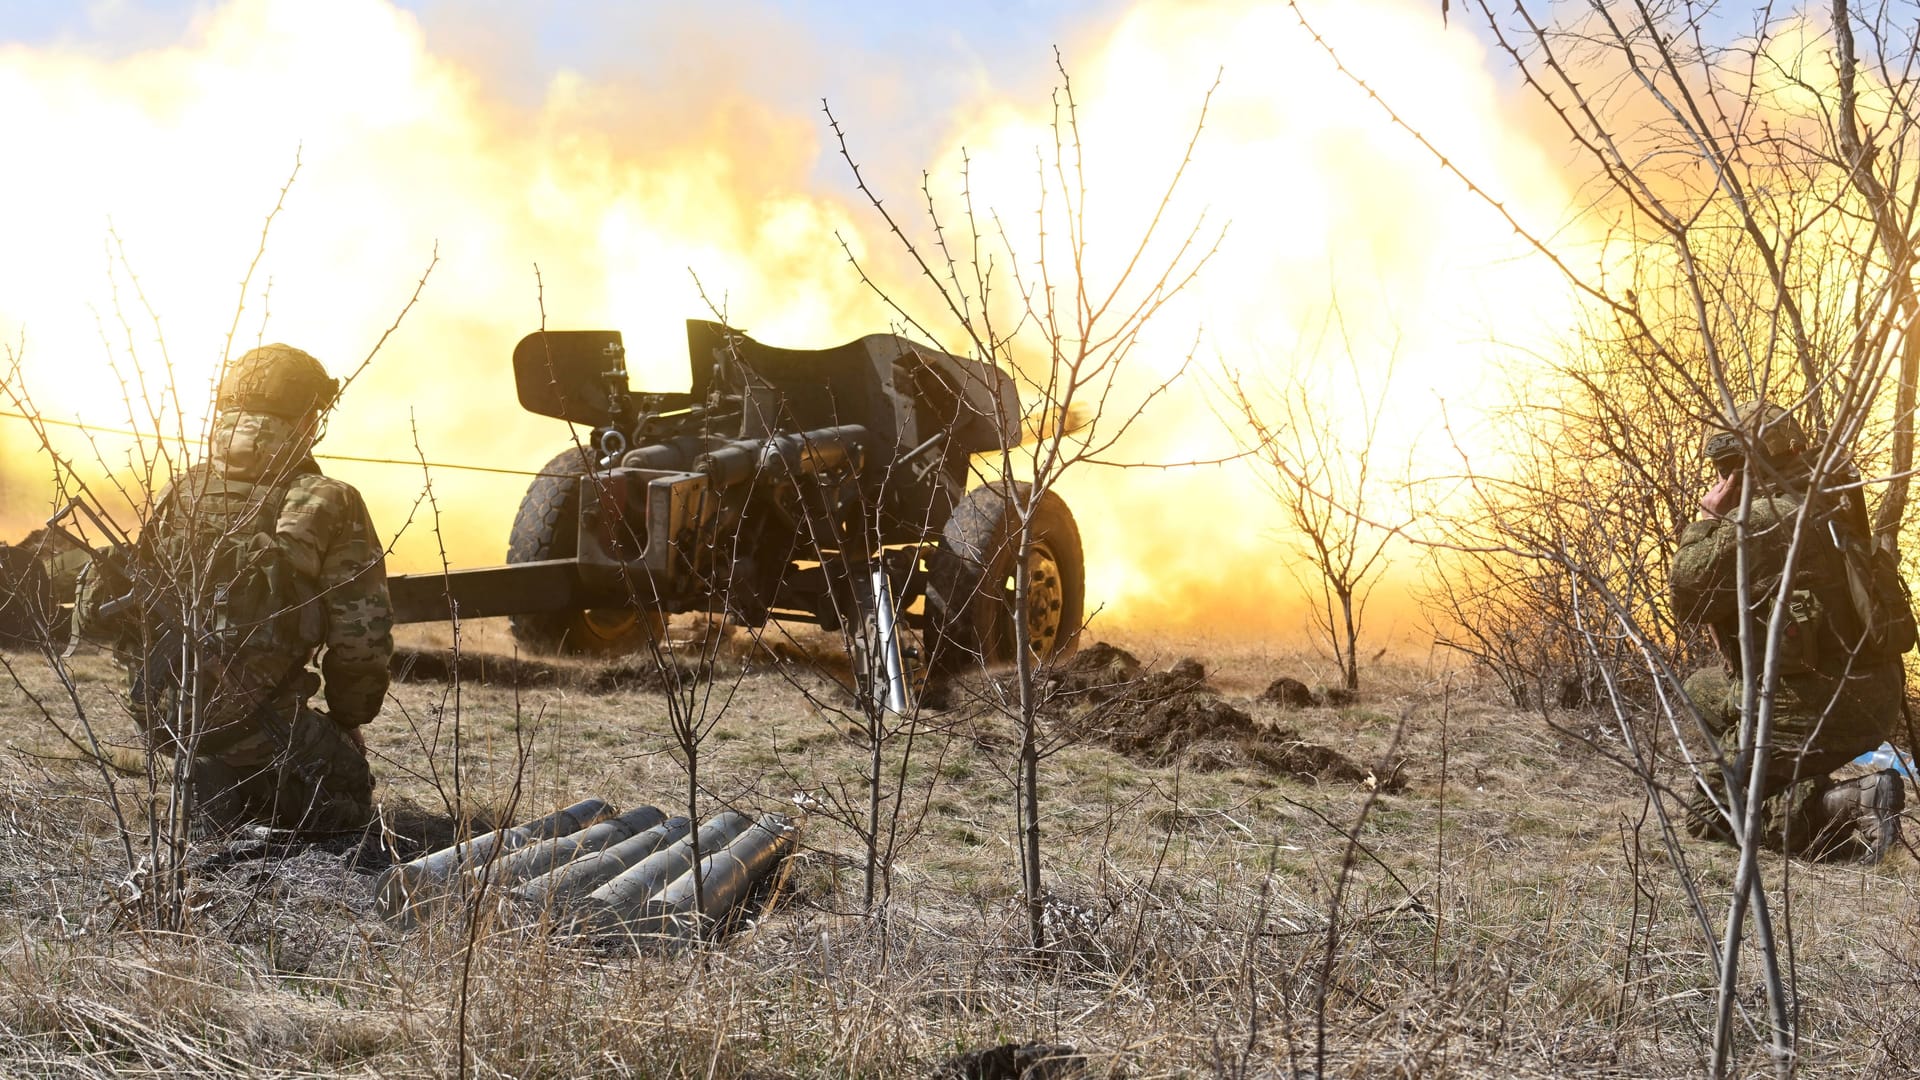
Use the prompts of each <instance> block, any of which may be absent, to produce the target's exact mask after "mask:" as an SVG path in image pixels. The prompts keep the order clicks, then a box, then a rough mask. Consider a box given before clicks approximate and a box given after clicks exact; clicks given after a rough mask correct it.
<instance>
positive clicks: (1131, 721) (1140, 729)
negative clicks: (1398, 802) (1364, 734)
mask: <svg viewBox="0 0 1920 1080" xmlns="http://www.w3.org/2000/svg"><path fill="white" fill-rule="evenodd" d="M1141 666H1142V665H1141V664H1140V661H1139V660H1138V659H1137V658H1135V657H1134V656H1133V655H1132V654H1130V653H1128V652H1127V651H1126V650H1124V649H1120V648H1116V647H1114V646H1112V645H1107V644H1105V643H1101V644H1096V645H1093V646H1090V647H1088V648H1087V649H1085V650H1083V651H1082V652H1081V653H1080V654H1079V655H1077V656H1075V657H1074V658H1073V659H1071V660H1069V661H1068V662H1067V663H1066V664H1064V665H1062V667H1061V668H1060V670H1059V671H1058V672H1056V673H1055V674H1054V676H1053V678H1052V680H1051V686H1050V687H1049V689H1050V691H1051V692H1052V695H1053V701H1054V702H1055V703H1056V707H1057V708H1059V710H1060V711H1061V712H1062V713H1064V714H1065V715H1064V717H1063V719H1065V720H1066V721H1067V722H1068V723H1070V724H1074V725H1076V726H1078V727H1079V728H1080V729H1081V730H1082V731H1083V732H1084V733H1085V734H1086V735H1088V736H1089V737H1091V738H1094V739H1098V740H1099V741H1101V742H1104V743H1106V744H1107V745H1109V746H1111V747H1113V748H1114V749H1115V750H1118V751H1119V752H1121V753H1123V754H1126V755H1128V756H1129V757H1135V758H1140V759H1142V760H1145V761H1149V762H1152V763H1154V764H1165V763H1167V762H1170V761H1172V760H1174V759H1175V758H1177V757H1181V756H1182V755H1185V756H1186V758H1187V760H1188V761H1189V762H1190V763H1191V764H1193V765H1194V766H1195V767H1198V768H1203V769H1204V768H1226V767H1229V766H1231V765H1235V764H1242V763H1246V764H1252V765H1256V766H1258V767H1261V768H1265V769H1269V770H1271V771H1273V772H1276V773H1280V774H1282V775H1285V776H1289V777H1292V778H1294V779H1297V780H1302V781H1305V782H1307V783H1323V782H1331V783H1360V782H1364V781H1365V780H1366V779H1367V778H1368V777H1369V776H1374V775H1375V773H1374V771H1373V770H1370V769H1367V768H1366V767H1364V766H1362V765H1359V764H1356V763H1355V762H1354V761H1353V760H1352V759H1350V758H1348V757H1347V756H1346V755H1345V754H1342V753H1341V752H1340V751H1338V750H1335V749H1333V748H1332V747H1329V746H1322V745H1320V744H1318V743H1312V742H1308V741H1307V740H1305V739H1302V738H1301V737H1300V733H1299V732H1297V731H1295V730H1293V729H1291V728H1272V727H1268V726H1266V725H1264V724H1261V723H1260V722H1259V721H1257V720H1255V719H1254V718H1253V716H1252V715H1250V714H1249V713H1247V712H1246V711H1245V710H1244V709H1241V708H1239V707H1238V706H1236V705H1234V704H1233V703H1232V702H1229V701H1228V700H1227V699H1226V698H1224V697H1221V696H1220V695H1219V694H1218V693H1216V692H1214V691H1213V690H1212V689H1211V688H1209V687H1208V686H1207V685H1206V667H1205V665H1203V664H1202V663H1201V662H1200V661H1199V660H1196V659H1192V658H1189V659H1186V660H1182V661H1180V662H1179V663H1177V664H1175V665H1173V667H1171V668H1169V669H1167V670H1166V671H1154V672H1148V673H1145V674H1141V673H1140V670H1141ZM1269 689H1270V690H1271V688H1269ZM1301 689H1303V690H1304V689H1305V687H1304V686H1302V687H1301ZM1392 777H1393V781H1394V784H1393V786H1390V787H1388V788H1387V790H1399V788H1400V787H1401V786H1404V781H1403V780H1402V778H1401V777H1400V775H1399V772H1398V770H1395V771H1394V772H1393V774H1392ZM1376 782H1378V781H1376Z"/></svg>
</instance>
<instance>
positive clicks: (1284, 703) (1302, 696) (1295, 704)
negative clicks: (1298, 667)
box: [1254, 675, 1320, 709]
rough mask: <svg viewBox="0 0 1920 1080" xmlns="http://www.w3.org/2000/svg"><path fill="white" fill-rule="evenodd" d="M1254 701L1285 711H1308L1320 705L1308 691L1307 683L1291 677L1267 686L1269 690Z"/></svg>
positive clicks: (1261, 693) (1278, 679)
mask: <svg viewBox="0 0 1920 1080" xmlns="http://www.w3.org/2000/svg"><path fill="white" fill-rule="evenodd" d="M1254 700H1256V701H1262V702H1265V703H1267V704H1269V705H1278V706H1280V707H1281V708H1283V709H1306V708H1311V707H1313V706H1315V705H1318V704H1320V699H1319V698H1318V697H1316V696H1315V695H1314V692H1313V691H1312V690H1309V689H1307V684H1306V683H1303V682H1301V681H1300V680H1299V679H1296V678H1293V677H1292V676H1289V675H1282V676H1280V677H1279V678H1277V679H1275V680H1273V682H1271V683H1269V684H1267V688H1266V689H1265V690H1262V691H1260V696H1259V697H1258V698H1256V699H1254Z"/></svg>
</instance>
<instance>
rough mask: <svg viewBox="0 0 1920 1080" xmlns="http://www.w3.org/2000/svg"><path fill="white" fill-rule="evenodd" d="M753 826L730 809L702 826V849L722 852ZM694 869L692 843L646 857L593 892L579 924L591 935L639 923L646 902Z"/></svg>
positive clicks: (584, 905) (751, 820) (743, 815)
mask: <svg viewBox="0 0 1920 1080" xmlns="http://www.w3.org/2000/svg"><path fill="white" fill-rule="evenodd" d="M752 827H753V819H752V818H750V817H748V816H747V815H745V814H742V813H738V812H736V811H733V810H728V811H726V812H724V813H720V814H716V815H714V816H713V817H712V818H709V819H708V820H707V823H706V824H705V825H702V826H700V837H699V838H700V850H701V851H703V852H706V851H719V850H720V849H722V848H724V847H725V846H726V845H727V844H729V843H731V842H732V841H733V838H734V837H736V836H739V835H740V834H741V833H743V832H746V831H747V830H748V829H750V828H752ZM691 866H693V844H692V843H691V842H690V841H688V840H682V841H680V842H679V843H677V844H675V845H673V846H672V847H670V848H668V849H666V850H665V851H656V852H654V853H653V854H652V855H649V856H647V858H646V859H645V860H643V861H642V862H641V863H640V864H639V865H638V866H635V867H633V868H632V869H631V870H628V871H626V872H625V873H622V874H621V875H620V876H619V877H617V878H614V879H613V880H612V881H609V882H607V883H606V884H605V885H602V886H600V887H599V888H598V889H595V890H594V891H593V894H592V895H590V896H588V897H587V898H586V900H584V901H582V902H581V910H580V914H579V919H578V920H577V925H578V926H579V928H580V929H581V930H583V931H584V932H586V933H589V934H608V933H613V932H616V931H618V930H621V929H623V928H626V927H627V926H628V925H629V924H631V923H635V922H638V921H639V920H641V919H642V917H643V916H644V915H645V914H646V909H647V902H648V901H649V900H651V899H652V898H653V896H654V894H656V893H658V892H659V891H660V890H661V889H664V888H666V887H667V885H668V884H669V883H671V882H672V881H673V880H674V879H675V878H678V877H680V876H681V875H683V874H685V873H686V872H687V870H688V868H690V867H691Z"/></svg>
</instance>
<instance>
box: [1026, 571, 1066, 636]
mask: <svg viewBox="0 0 1920 1080" xmlns="http://www.w3.org/2000/svg"><path fill="white" fill-rule="evenodd" d="M1065 603H1066V586H1065V585H1064V584H1063V583H1062V582H1061V580H1060V561H1059V560H1058V559H1056V558H1055V557H1054V554H1053V549H1051V548H1049V547H1047V545H1045V544H1035V545H1033V550H1032V551H1031V552H1030V553H1029V554H1028V556H1027V640H1028V643H1029V644H1030V645H1031V647H1032V649H1033V654H1034V655H1035V656H1042V657H1045V656H1052V655H1053V651H1054V648H1055V647H1056V646H1057V645H1058V644H1059V642H1060V634H1061V631H1062V629H1063V627H1061V625H1060V621H1061V608H1062V607H1063V606H1064V605H1065Z"/></svg>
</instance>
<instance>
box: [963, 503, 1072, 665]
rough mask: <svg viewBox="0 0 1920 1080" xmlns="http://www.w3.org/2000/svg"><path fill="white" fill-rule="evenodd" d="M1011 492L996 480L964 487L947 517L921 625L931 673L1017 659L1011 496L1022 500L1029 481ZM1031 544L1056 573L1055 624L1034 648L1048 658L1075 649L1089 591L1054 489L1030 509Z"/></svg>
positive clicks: (1015, 521)
mask: <svg viewBox="0 0 1920 1080" xmlns="http://www.w3.org/2000/svg"><path fill="white" fill-rule="evenodd" d="M1011 494H1012V499H1009V497H1008V495H1009V493H1008V491H1007V490H1006V488H1005V487H1004V486H1003V485H1001V484H989V485H987V486H985V487H979V488H975V489H974V490H972V491H970V492H968V493H967V495H966V497H965V498H963V499H961V500H960V503H959V504H958V505H956V506H955V507H954V508H953V514H952V515H951V516H950V517H948V518H947V523H946V526H945V527H944V528H943V529H942V530H941V534H940V542H939V544H938V546H937V547H935V549H934V552H933V555H932V556H931V557H930V558H929V559H928V565H927V569H928V582H927V627H928V634H929V635H930V636H931V638H932V640H931V641H930V642H929V652H930V653H931V655H932V659H933V665H934V667H935V668H936V670H939V671H943V672H948V673H952V672H957V671H961V670H964V669H965V668H966V667H968V666H970V665H984V666H986V667H1000V666H1004V665H1008V664H1012V663H1013V662H1014V660H1015V654H1014V627H1013V590H1012V585H1011V581H1012V577H1013V561H1014V551H1013V548H1014V546H1015V542H1016V540H1017V539H1018V536H1019V527H1020V522H1019V518H1018V517H1017V516H1016V515H1015V513H1014V509H1013V500H1019V501H1021V502H1024V501H1026V500H1027V499H1028V498H1029V497H1030V495H1031V485H1029V484H1025V483H1016V484H1015V485H1014V487H1013V491H1012V493H1011ZM1033 542H1034V546H1035V548H1036V554H1039V553H1044V554H1045V556H1048V557H1050V558H1051V561H1052V564H1053V566H1054V567H1055V568H1056V569H1057V571H1058V577H1059V581H1058V585H1059V588H1058V592H1057V595H1056V596H1055V597H1054V598H1053V599H1052V600H1051V601H1048V602H1047V603H1046V607H1047V609H1048V611H1049V613H1050V614H1052V615H1053V620H1052V625H1053V626H1054V627H1055V628H1056V632H1055V633H1054V635H1053V638H1052V641H1051V643H1050V644H1049V645H1048V646H1046V647H1044V648H1042V649H1041V650H1039V651H1040V653H1041V655H1040V656H1039V657H1038V659H1046V658H1048V657H1052V656H1062V655H1065V654H1068V653H1070V652H1072V651H1073V649H1074V648H1075V647H1076V645H1077V643H1078V639H1079V634H1080V628H1081V622H1082V619H1083V617H1084V614H1085V606H1086V593H1087V587H1086V564H1085V559H1084V555H1083V552H1082V550H1081V546H1080V528H1079V526H1078V525H1076V524H1075V523H1074V520H1073V512H1072V511H1071V510H1069V509H1067V503H1066V500H1064V499H1062V498H1061V497H1060V496H1059V495H1058V494H1056V493H1054V492H1052V491H1048V492H1046V493H1045V495H1043V496H1042V497H1041V499H1040V503H1039V505H1038V506H1037V507H1035V510H1034V515H1033ZM1031 599H1032V598H1031V597H1030V598H1029V600H1030V601H1031Z"/></svg>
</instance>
